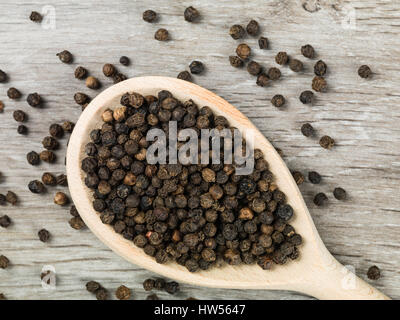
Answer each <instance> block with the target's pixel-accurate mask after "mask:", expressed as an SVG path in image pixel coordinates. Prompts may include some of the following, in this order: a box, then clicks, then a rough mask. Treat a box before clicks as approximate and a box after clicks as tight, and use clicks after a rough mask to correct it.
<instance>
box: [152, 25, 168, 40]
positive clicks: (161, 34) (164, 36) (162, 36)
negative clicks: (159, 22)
mask: <svg viewBox="0 0 400 320" xmlns="http://www.w3.org/2000/svg"><path fill="white" fill-rule="evenodd" d="M154 39H156V40H158V41H167V40H168V30H167V29H164V28H161V29H158V30H157V31H156V33H155V34H154Z"/></svg>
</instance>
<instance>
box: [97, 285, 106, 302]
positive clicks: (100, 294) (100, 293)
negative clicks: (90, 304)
mask: <svg viewBox="0 0 400 320" xmlns="http://www.w3.org/2000/svg"><path fill="white" fill-rule="evenodd" d="M96 299H97V300H107V299H108V291H107V290H106V289H104V288H100V289H99V290H97V291H96Z"/></svg>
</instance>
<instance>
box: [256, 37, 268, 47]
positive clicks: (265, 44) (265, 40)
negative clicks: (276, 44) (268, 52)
mask: <svg viewBox="0 0 400 320" xmlns="http://www.w3.org/2000/svg"><path fill="white" fill-rule="evenodd" d="M258 46H259V47H260V49H268V38H265V37H260V38H259V39H258Z"/></svg>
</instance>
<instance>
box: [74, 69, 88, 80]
mask: <svg viewBox="0 0 400 320" xmlns="http://www.w3.org/2000/svg"><path fill="white" fill-rule="evenodd" d="M87 73H88V72H87V70H86V69H85V68H84V67H82V66H79V67H77V68H76V69H75V72H74V75H75V78H76V79H79V80H83V79H85V78H86V76H87Z"/></svg>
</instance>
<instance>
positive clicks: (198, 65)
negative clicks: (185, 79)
mask: <svg viewBox="0 0 400 320" xmlns="http://www.w3.org/2000/svg"><path fill="white" fill-rule="evenodd" d="M189 69H190V72H191V73H192V74H199V73H202V72H203V71H204V65H203V63H202V62H200V61H196V60H195V61H192V62H191V63H190V65H189Z"/></svg>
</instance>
